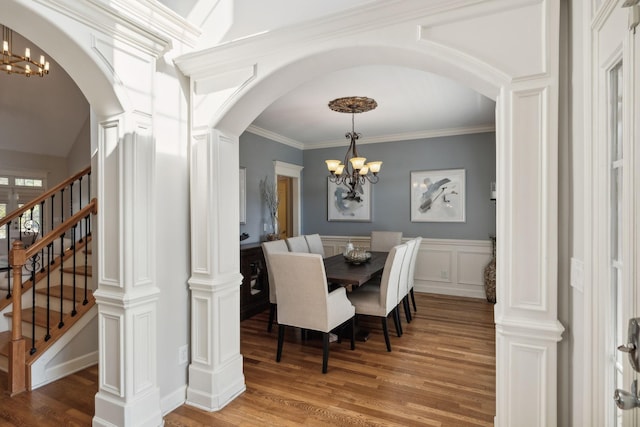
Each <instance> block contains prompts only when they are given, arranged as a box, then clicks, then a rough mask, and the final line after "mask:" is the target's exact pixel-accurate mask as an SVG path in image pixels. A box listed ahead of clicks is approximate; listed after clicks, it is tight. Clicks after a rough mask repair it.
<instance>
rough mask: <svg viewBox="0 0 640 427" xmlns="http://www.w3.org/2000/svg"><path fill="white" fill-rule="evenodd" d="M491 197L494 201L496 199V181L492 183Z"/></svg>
mask: <svg viewBox="0 0 640 427" xmlns="http://www.w3.org/2000/svg"><path fill="white" fill-rule="evenodd" d="M489 199H490V200H494V201H495V200H496V182H495V181H493V182H491V183H490V192H489Z"/></svg>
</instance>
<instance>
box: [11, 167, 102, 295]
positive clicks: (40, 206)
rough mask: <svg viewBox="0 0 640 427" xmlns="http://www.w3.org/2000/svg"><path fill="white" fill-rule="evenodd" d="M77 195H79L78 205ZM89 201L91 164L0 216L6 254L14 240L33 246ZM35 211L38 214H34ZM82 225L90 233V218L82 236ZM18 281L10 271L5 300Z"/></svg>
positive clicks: (42, 266)
mask: <svg viewBox="0 0 640 427" xmlns="http://www.w3.org/2000/svg"><path fill="white" fill-rule="evenodd" d="M83 180H86V181H87V185H86V187H85V192H84V193H83V191H82V181H83ZM65 193H66V197H65ZM74 194H75V196H76V199H75V205H74ZM89 200H91V167H90V166H89V167H87V168H85V169H83V170H81V171H79V172H78V173H76V174H75V175H72V176H70V177H69V178H67V179H65V180H64V181H63V182H61V183H60V184H58V185H56V186H55V187H53V188H51V189H49V190H47V191H46V192H45V193H43V194H42V195H40V196H38V197H37V198H35V199H33V200H31V201H29V202H27V203H25V204H24V205H23V206H22V207H21V208H19V209H16V210H14V211H12V212H10V213H9V214H8V215H6V216H5V217H4V218H0V230H1V229H2V228H3V227H4V229H5V237H6V247H7V254H8V253H9V251H10V250H11V244H12V242H13V241H14V240H16V239H17V240H22V241H23V242H26V243H27V246H29V245H31V244H32V243H33V242H34V241H35V240H36V239H37V238H39V237H40V238H41V237H42V236H44V235H45V234H46V233H47V231H46V229H47V228H48V229H49V231H52V230H53V229H54V227H55V223H56V222H59V223H62V222H63V221H64V218H65V216H67V215H66V214H69V215H73V213H74V212H76V211H77V210H78V209H80V208H82V206H83V203H86V202H88V201H89ZM36 210H37V211H38V215H35V213H36ZM56 215H57V217H56ZM38 216H39V218H38ZM83 228H84V230H85V234H86V233H87V232H88V233H89V234H90V233H91V220H90V219H88V220H87V221H85V223H84V224H81V225H80V235H83V233H82V230H83ZM44 255H45V254H44V252H43V253H42V254H41V256H42V258H43V259H44ZM51 261H52V262H53V261H54V260H51ZM41 264H42V265H41V266H40V267H41V270H42V271H44V264H43V263H41ZM15 283H21V281H20V280H19V281H18V282H15V272H14V273H13V274H7V293H6V299H11V290H12V286H13V285H14V284H15Z"/></svg>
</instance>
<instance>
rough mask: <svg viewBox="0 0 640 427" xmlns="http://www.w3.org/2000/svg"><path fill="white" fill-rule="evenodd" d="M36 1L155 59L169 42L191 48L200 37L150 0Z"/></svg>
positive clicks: (177, 18) (166, 48)
mask: <svg viewBox="0 0 640 427" xmlns="http://www.w3.org/2000/svg"><path fill="white" fill-rule="evenodd" d="M35 1H36V2H38V3H40V4H42V5H44V6H46V7H48V8H50V9H52V10H55V11H56V12H58V13H60V14H62V15H65V16H68V17H69V18H71V19H73V20H75V21H78V22H80V23H82V24H84V25H86V26H88V27H90V28H93V29H95V30H98V31H100V32H102V33H104V34H107V35H109V36H112V37H113V38H114V39H117V40H120V41H122V42H124V43H127V44H129V45H131V46H134V47H136V48H138V49H140V50H143V51H145V52H146V53H148V54H149V55H152V56H154V57H156V58H158V57H160V56H162V55H163V54H164V53H165V52H167V51H169V50H170V49H171V48H172V39H175V40H177V41H179V42H180V43H184V44H186V45H187V46H190V47H192V46H194V45H195V42H196V40H197V38H198V37H199V36H200V32H199V30H197V29H196V28H195V27H193V26H192V25H191V24H190V23H189V22H187V21H185V20H184V19H182V18H181V17H180V16H178V15H177V14H175V13H173V12H172V11H171V10H169V9H168V8H166V7H164V6H162V5H161V4H159V3H157V2H153V1H151V0H139V1H125V0H110V1H109V2H108V3H107V2H105V1H104V0H85V1H82V2H79V1H77V0H35ZM114 24H115V25H114ZM116 29H117V30H116Z"/></svg>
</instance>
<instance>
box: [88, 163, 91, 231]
mask: <svg viewBox="0 0 640 427" xmlns="http://www.w3.org/2000/svg"><path fill="white" fill-rule="evenodd" d="M87 179H88V181H89V185H88V189H89V196H88V197H87V203H89V201H90V200H91V171H89V173H88V174H87ZM87 218H89V219H88V223H87V231H88V233H87V236H91V216H88V217H87Z"/></svg>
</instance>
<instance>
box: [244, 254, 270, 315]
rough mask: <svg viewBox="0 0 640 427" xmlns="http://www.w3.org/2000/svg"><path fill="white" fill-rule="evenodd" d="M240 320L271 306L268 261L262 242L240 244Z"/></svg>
mask: <svg viewBox="0 0 640 427" xmlns="http://www.w3.org/2000/svg"><path fill="white" fill-rule="evenodd" d="M240 273H241V274H242V276H243V279H242V285H241V286H240V320H244V319H247V318H249V317H251V316H253V315H256V314H258V313H261V312H263V311H264V310H266V309H267V308H269V279H268V275H267V263H266V262H265V260H264V254H263V253H262V246H260V243H248V244H246V245H240Z"/></svg>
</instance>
